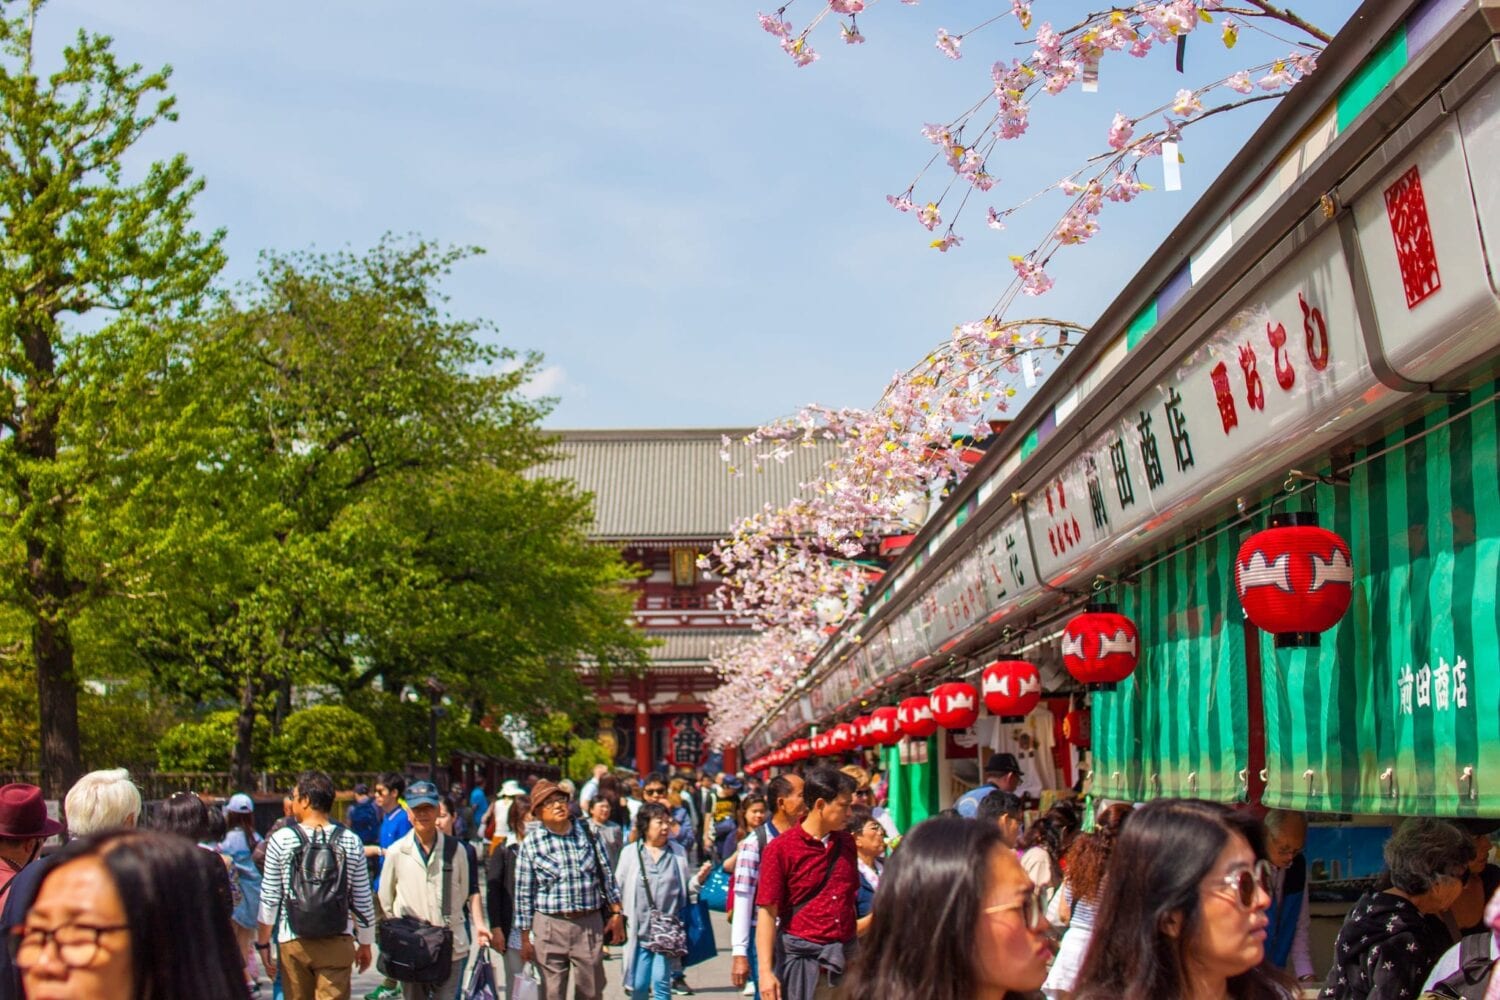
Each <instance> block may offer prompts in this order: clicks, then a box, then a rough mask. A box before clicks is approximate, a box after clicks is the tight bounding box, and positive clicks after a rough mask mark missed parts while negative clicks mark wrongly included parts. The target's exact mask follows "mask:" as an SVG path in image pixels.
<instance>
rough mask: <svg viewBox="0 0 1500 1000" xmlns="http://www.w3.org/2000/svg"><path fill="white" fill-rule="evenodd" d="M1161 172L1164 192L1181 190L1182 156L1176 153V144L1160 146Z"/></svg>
mask: <svg viewBox="0 0 1500 1000" xmlns="http://www.w3.org/2000/svg"><path fill="white" fill-rule="evenodd" d="M1161 171H1162V188H1163V189H1164V190H1167V191H1181V190H1182V154H1181V153H1179V152H1178V151H1177V143H1175V142H1164V143H1162V144H1161Z"/></svg>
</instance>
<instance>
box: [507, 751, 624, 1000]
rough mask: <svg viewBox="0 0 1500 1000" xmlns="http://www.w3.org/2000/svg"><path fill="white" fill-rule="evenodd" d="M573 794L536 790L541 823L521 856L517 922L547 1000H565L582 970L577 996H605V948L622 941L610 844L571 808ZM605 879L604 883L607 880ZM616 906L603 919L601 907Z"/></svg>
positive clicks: (544, 786)
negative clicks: (607, 851)
mask: <svg viewBox="0 0 1500 1000" xmlns="http://www.w3.org/2000/svg"><path fill="white" fill-rule="evenodd" d="M568 800H569V796H568V793H567V792H565V791H563V790H562V789H561V788H559V787H558V786H557V785H555V784H553V783H552V782H550V781H546V780H542V781H538V782H537V783H536V787H535V788H533V789H532V791H531V813H532V815H533V816H534V817H536V818H537V819H538V820H540V821H541V825H540V826H539V827H533V828H531V829H530V830H528V831H527V834H526V839H525V840H523V841H521V850H520V852H519V854H518V855H517V857H516V914H515V923H516V927H517V928H518V929H519V930H520V932H521V961H523V962H534V963H536V965H537V967H538V968H539V969H540V970H541V973H542V1000H567V993H568V980H569V977H570V973H571V972H572V970H574V969H576V970H577V973H578V981H577V984H576V987H575V989H574V992H573V997H574V998H575V1000H602V998H603V996H604V945H605V944H619V943H621V941H622V940H623V938H624V936H625V935H624V918H622V917H621V916H620V889H619V887H618V886H616V885H615V876H614V873H613V872H611V871H610V868H609V859H608V857H606V856H605V853H604V845H603V844H600V843H599V842H598V841H597V840H595V839H594V838H592V837H591V836H590V835H589V833H588V831H587V830H586V829H585V827H584V824H583V823H575V822H573V820H572V818H571V817H570V816H569V813H568ZM601 883H602V884H601ZM606 905H607V906H608V907H609V909H610V910H611V911H612V914H613V915H612V916H611V917H610V918H609V923H608V924H605V923H604V920H603V918H602V916H601V915H600V910H601V909H602V908H603V907H605V906H606Z"/></svg>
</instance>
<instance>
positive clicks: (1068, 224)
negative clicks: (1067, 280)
mask: <svg viewBox="0 0 1500 1000" xmlns="http://www.w3.org/2000/svg"><path fill="white" fill-rule="evenodd" d="M1098 231H1099V223H1097V222H1095V221H1094V220H1093V218H1092V217H1091V216H1090V215H1089V214H1088V213H1087V212H1085V211H1083V210H1082V209H1078V208H1075V209H1073V210H1072V211H1070V212H1068V214H1067V215H1065V216H1063V218H1062V221H1061V222H1060V223H1058V225H1057V229H1056V230H1054V231H1053V234H1052V235H1053V236H1054V237H1056V238H1057V241H1058V242H1059V243H1061V244H1063V245H1064V246H1076V245H1077V244H1079V243H1085V242H1087V241H1088V240H1089V239H1090V238H1091V237H1093V235H1094V234H1095V233H1097V232H1098ZM1033 294H1036V293H1033Z"/></svg>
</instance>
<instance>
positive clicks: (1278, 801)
mask: <svg viewBox="0 0 1500 1000" xmlns="http://www.w3.org/2000/svg"><path fill="white" fill-rule="evenodd" d="M1495 393H1496V387H1495V385H1494V384H1491V385H1489V386H1486V387H1485V388H1484V389H1482V390H1481V391H1478V392H1476V393H1474V394H1473V396H1472V397H1470V398H1469V399H1467V400H1464V401H1463V402H1461V403H1456V404H1454V405H1453V406H1451V407H1449V408H1447V409H1443V410H1438V411H1437V412H1434V413H1432V414H1431V415H1429V416H1427V417H1424V418H1422V419H1420V420H1418V421H1416V422H1414V423H1412V424H1410V425H1408V426H1407V427H1405V428H1403V429H1402V430H1401V431H1399V432H1397V433H1395V434H1393V435H1391V436H1390V438H1388V439H1387V440H1386V441H1384V442H1382V443H1381V444H1380V445H1377V446H1375V447H1373V448H1370V449H1367V450H1366V451H1365V452H1364V453H1363V454H1362V455H1360V456H1357V457H1359V458H1363V457H1366V456H1374V457H1372V458H1370V460H1369V461H1368V462H1366V463H1365V464H1361V465H1359V466H1358V467H1357V468H1356V469H1355V470H1354V471H1353V472H1352V473H1351V477H1352V481H1351V482H1350V484H1349V485H1348V487H1320V488H1319V489H1318V490H1317V510H1318V512H1319V515H1320V520H1321V523H1322V524H1323V526H1324V527H1327V528H1331V529H1333V530H1334V531H1336V532H1338V533H1339V534H1340V535H1342V536H1343V537H1344V538H1345V539H1347V540H1348V542H1349V545H1350V549H1351V551H1352V553H1353V556H1354V572H1355V580H1354V600H1353V604H1352V605H1351V607H1350V611H1349V614H1347V615H1346V616H1345V617H1344V620H1343V621H1342V622H1341V623H1340V624H1339V626H1338V627H1337V628H1336V629H1334V630H1333V631H1331V632H1329V633H1325V635H1324V636H1323V641H1322V644H1321V646H1320V647H1319V648H1316V649H1310V650H1276V649H1274V648H1273V643H1272V641H1271V638H1270V637H1269V636H1263V637H1262V640H1261V656H1262V664H1263V668H1262V674H1261V676H1262V685H1263V689H1264V693H1265V710H1266V761H1267V767H1266V771H1267V787H1266V793H1265V801H1266V803H1267V804H1268V805H1273V806H1280V807H1284V808H1291V809H1304V810H1313V811H1319V812H1357V813H1392V814H1428V815H1443V816H1455V815H1456V816H1465V815H1476V814H1481V813H1487V814H1490V815H1493V814H1495V813H1497V812H1500V614H1497V607H1496V601H1495V595H1496V589H1497V582H1500V474H1497V464H1500V454H1497V449H1496V442H1497V436H1496V407H1495ZM1476 401H1483V403H1484V405H1482V406H1481V407H1479V408H1478V409H1477V410H1475V411H1474V412H1473V413H1470V414H1467V415H1465V416H1462V417H1458V418H1457V419H1453V418H1454V416H1455V415H1456V414H1457V413H1458V412H1459V411H1460V410H1462V409H1467V408H1468V407H1470V406H1472V405H1473V404H1474V402H1476ZM1449 420H1452V422H1451V423H1447V422H1446V421H1449ZM1429 431H1430V433H1427V434H1426V435H1425V436H1423V437H1417V435H1419V434H1423V432H1429ZM1387 449H1389V450H1387ZM1466 768H1472V774H1473V779H1472V780H1466V779H1464V778H1463V777H1462V775H1463V774H1464V772H1465V769H1466ZM1309 772H1311V773H1310V774H1309Z"/></svg>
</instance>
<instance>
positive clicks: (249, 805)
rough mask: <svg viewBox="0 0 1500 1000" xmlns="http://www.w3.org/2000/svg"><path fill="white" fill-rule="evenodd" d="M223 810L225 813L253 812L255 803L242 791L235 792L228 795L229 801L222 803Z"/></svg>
mask: <svg viewBox="0 0 1500 1000" xmlns="http://www.w3.org/2000/svg"><path fill="white" fill-rule="evenodd" d="M224 811H225V812H226V813H253V812H255V803H254V802H252V801H250V796H248V795H246V794H245V793H244V792H235V793H234V794H233V795H231V796H229V801H228V802H226V803H224Z"/></svg>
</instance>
